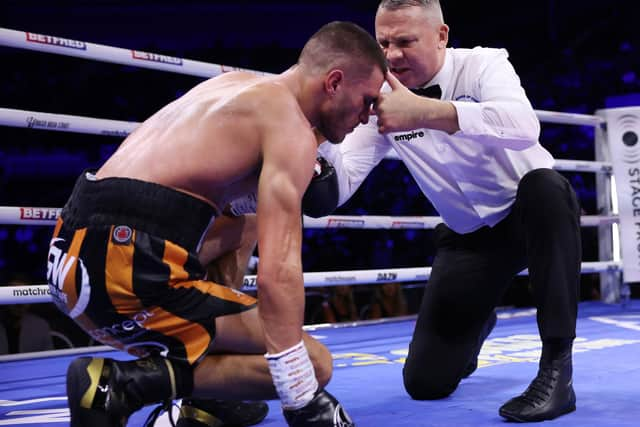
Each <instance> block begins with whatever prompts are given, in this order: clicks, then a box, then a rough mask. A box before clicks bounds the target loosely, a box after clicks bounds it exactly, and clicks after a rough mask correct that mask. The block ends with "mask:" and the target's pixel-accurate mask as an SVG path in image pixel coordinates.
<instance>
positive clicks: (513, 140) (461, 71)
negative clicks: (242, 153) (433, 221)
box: [319, 47, 554, 233]
mask: <svg viewBox="0 0 640 427" xmlns="http://www.w3.org/2000/svg"><path fill="white" fill-rule="evenodd" d="M435 84H437V85H440V88H441V89H442V98H441V99H443V100H450V101H451V102H452V103H453V105H454V106H455V108H456V110H457V113H458V123H459V126H460V130H459V131H458V132H456V133H455V134H453V135H449V134H447V133H446V132H442V131H438V130H431V129H415V130H413V131H409V132H390V133H387V134H380V133H378V128H377V118H376V117H375V116H372V117H371V119H370V120H369V123H368V124H366V125H360V126H358V127H357V128H356V129H355V130H354V131H353V132H352V133H351V134H349V135H347V137H346V138H345V140H344V141H343V143H342V144H338V145H333V144H331V143H328V142H326V143H324V144H322V145H321V146H320V149H319V152H320V154H322V155H323V156H324V157H325V158H327V159H328V160H329V161H330V162H331V163H332V164H333V165H334V167H335V168H336V171H337V173H338V177H339V181H340V204H343V203H344V202H346V201H347V200H348V199H349V197H351V195H352V194H353V193H354V192H355V191H356V190H357V189H358V187H359V186H360V184H362V182H363V181H364V179H365V178H366V177H367V175H368V174H369V172H370V171H371V169H373V168H374V167H375V166H376V165H377V164H378V163H379V162H380V160H382V158H383V157H384V156H385V155H386V154H387V153H388V152H389V150H390V149H391V148H394V149H395V151H396V152H397V153H398V156H399V157H400V158H401V159H402V161H404V163H405V165H406V166H407V168H408V169H409V171H410V172H411V174H412V175H413V177H414V178H415V180H416V181H417V183H418V185H419V187H420V188H421V189H422V191H423V192H424V194H425V195H426V196H427V197H428V198H429V200H430V201H431V203H432V204H433V205H434V207H435V208H436V210H437V211H438V213H439V214H440V216H441V217H442V219H443V221H444V222H445V224H447V225H448V226H449V227H450V228H452V229H453V230H454V231H456V232H458V233H469V232H471V231H474V230H476V229H478V228H480V227H482V226H485V225H488V226H493V225H495V224H497V223H498V222H500V220H502V219H503V218H504V217H506V216H507V214H508V213H509V210H510V207H511V205H512V204H513V202H514V200H515V197H516V190H517V187H518V182H519V181H520V178H522V176H523V175H524V174H526V173H527V172H528V171H530V170H532V169H537V168H551V167H552V166H553V163H554V160H553V157H552V156H551V154H549V152H548V151H547V150H545V149H544V148H543V147H542V146H541V145H540V143H539V142H538V136H539V133H540V122H539V121H538V119H537V117H536V115H535V112H534V111H533V108H532V106H531V103H530V102H529V100H528V99H527V97H526V94H525V92H524V89H523V88H522V86H521V85H520V78H519V77H518V75H517V74H516V72H515V70H514V69H513V66H512V65H511V63H510V62H509V60H508V54H507V51H506V50H504V49H491V48H482V47H476V48H473V49H454V48H448V49H447V51H446V54H445V61H444V64H443V66H442V69H441V70H440V71H439V72H438V73H437V74H436V76H435V77H434V78H433V79H432V80H431V81H430V82H429V83H428V84H427V85H426V86H432V85H435ZM389 90H390V88H389V86H388V85H387V83H385V85H384V86H383V88H382V91H383V92H384V91H389Z"/></svg>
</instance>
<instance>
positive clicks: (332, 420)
mask: <svg viewBox="0 0 640 427" xmlns="http://www.w3.org/2000/svg"><path fill="white" fill-rule="evenodd" d="M282 412H283V413H284V418H285V420H287V424H289V427H355V424H354V423H353V421H351V418H350V417H349V415H348V414H347V412H346V411H345V410H344V408H343V407H342V405H340V403H339V402H338V401H337V400H336V398H335V397H333V396H332V395H331V394H329V393H328V392H327V391H325V390H318V391H316V394H315V396H313V399H311V402H309V403H307V404H306V405H305V406H303V407H302V408H300V409H283V410H282Z"/></svg>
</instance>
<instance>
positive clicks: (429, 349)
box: [403, 169, 582, 399]
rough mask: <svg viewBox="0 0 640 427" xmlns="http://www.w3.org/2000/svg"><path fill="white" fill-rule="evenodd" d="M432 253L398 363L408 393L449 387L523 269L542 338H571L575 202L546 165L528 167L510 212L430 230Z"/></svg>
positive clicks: (444, 392) (422, 395)
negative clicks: (490, 223)
mask: <svg viewBox="0 0 640 427" xmlns="http://www.w3.org/2000/svg"><path fill="white" fill-rule="evenodd" d="M435 239H436V248H437V252H436V257H435V260H434V263H433V267H432V271H431V277H430V279H429V282H428V283H427V286H426V287H425V292H424V297H423V300H422V304H421V307H420V312H419V314H418V319H417V322H416V327H415V330H414V333H413V338H412V340H411V344H410V346H409V354H408V356H407V360H406V363H405V366H404V370H403V376H404V384H405V388H406V390H407V392H408V393H409V395H410V396H411V397H413V398H414V399H439V398H442V397H446V396H448V395H449V394H451V393H452V392H453V391H454V390H455V389H456V387H457V386H458V383H459V382H460V380H461V378H462V376H463V374H464V371H465V369H466V367H467V365H468V364H469V363H470V362H471V359H472V358H473V357H474V353H475V350H476V349H477V346H478V340H479V337H480V334H481V331H482V329H483V325H484V323H485V322H486V321H487V319H488V318H489V316H490V315H491V313H492V311H493V310H494V308H495V307H496V306H497V305H498V304H499V303H500V301H501V298H502V296H503V294H504V292H505V291H506V289H507V287H508V286H509V284H510V283H511V280H512V279H513V277H514V276H515V275H516V274H517V273H518V272H520V271H522V270H523V269H524V268H527V267H528V268H529V280H530V283H531V287H532V290H533V298H534V303H535V305H536V308H537V322H538V330H539V332H540V337H541V339H542V340H543V341H544V340H545V339H550V338H575V328H576V316H577V300H578V289H579V282H580V262H581V259H582V255H581V252H582V248H581V241H580V208H579V204H578V201H577V199H576V195H575V193H574V191H573V189H572V188H571V186H570V184H569V182H568V181H567V180H566V179H565V178H564V177H563V176H562V175H560V174H559V173H557V172H555V171H553V170H551V169H536V170H533V171H531V172H529V173H527V174H526V175H525V176H524V177H523V178H522V180H521V181H520V184H519V185H518V191H517V195H516V200H515V202H514V204H513V207H512V209H511V212H510V213H509V215H508V216H507V217H506V218H505V219H503V220H502V221H501V222H500V223H498V224H497V225H496V226H494V227H492V228H490V227H483V228H480V229H478V230H476V231H474V232H472V233H468V234H458V233H456V232H454V231H453V230H451V229H450V228H448V227H447V226H445V225H444V224H440V225H438V226H437V227H436V229H435Z"/></svg>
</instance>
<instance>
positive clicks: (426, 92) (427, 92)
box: [410, 85, 442, 99]
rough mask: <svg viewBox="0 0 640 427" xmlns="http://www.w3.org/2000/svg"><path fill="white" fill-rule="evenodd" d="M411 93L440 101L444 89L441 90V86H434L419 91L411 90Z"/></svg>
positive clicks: (418, 89) (421, 88)
mask: <svg viewBox="0 0 640 427" xmlns="http://www.w3.org/2000/svg"><path fill="white" fill-rule="evenodd" d="M410 90H411V92H413V93H415V94H416V95H418V96H424V97H426V98H435V99H440V97H441V96H442V89H440V85H433V86H429V87H420V88H417V89H410Z"/></svg>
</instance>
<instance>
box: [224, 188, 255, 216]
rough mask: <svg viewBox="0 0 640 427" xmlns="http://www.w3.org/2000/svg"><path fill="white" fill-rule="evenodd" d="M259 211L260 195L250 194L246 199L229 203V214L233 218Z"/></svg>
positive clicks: (241, 198)
mask: <svg viewBox="0 0 640 427" xmlns="http://www.w3.org/2000/svg"><path fill="white" fill-rule="evenodd" d="M257 209H258V195H257V194H256V193H249V194H247V195H246V196H244V197H240V198H239V199H235V200H233V201H231V203H229V212H231V215H233V216H240V215H245V214H249V213H256V210H257Z"/></svg>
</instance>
